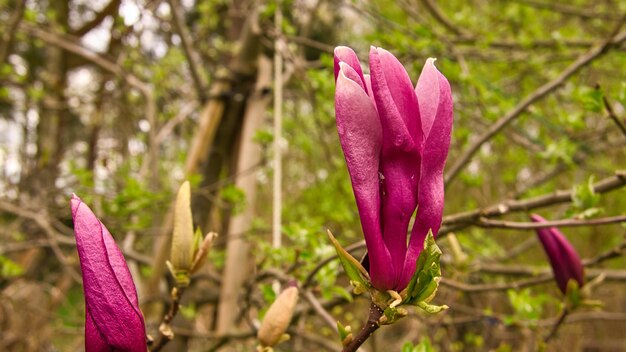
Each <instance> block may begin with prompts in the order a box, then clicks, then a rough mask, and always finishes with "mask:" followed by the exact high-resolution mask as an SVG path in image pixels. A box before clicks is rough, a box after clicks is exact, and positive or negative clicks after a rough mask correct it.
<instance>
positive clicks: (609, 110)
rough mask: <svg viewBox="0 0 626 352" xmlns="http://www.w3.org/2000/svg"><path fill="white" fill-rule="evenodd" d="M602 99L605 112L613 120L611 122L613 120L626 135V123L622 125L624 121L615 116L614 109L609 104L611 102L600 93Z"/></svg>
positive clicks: (625, 135)
mask: <svg viewBox="0 0 626 352" xmlns="http://www.w3.org/2000/svg"><path fill="white" fill-rule="evenodd" d="M602 101H603V102H604V108H605V109H606V112H607V113H608V114H609V118H610V119H611V120H613V122H615V124H616V125H617V127H619V129H620V131H622V134H623V135H624V137H626V125H624V122H623V121H622V120H621V119H620V118H619V117H617V114H616V113H615V110H613V106H611V103H609V100H608V99H607V98H606V96H605V95H602Z"/></svg>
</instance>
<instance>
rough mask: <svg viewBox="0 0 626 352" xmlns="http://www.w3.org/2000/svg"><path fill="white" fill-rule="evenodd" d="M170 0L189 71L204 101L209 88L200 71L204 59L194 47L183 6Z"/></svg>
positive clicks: (176, 0)
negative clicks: (186, 24)
mask: <svg viewBox="0 0 626 352" xmlns="http://www.w3.org/2000/svg"><path fill="white" fill-rule="evenodd" d="M168 2H169V4H170V8H171V10H172V23H173V24H174V28H175V29H176V32H178V35H179V36H180V41H181V43H182V47H183V52H184V53H185V56H186V57H187V62H188V63H189V71H190V73H191V78H192V80H193V84H194V86H195V88H196V94H198V98H200V101H201V102H204V101H206V95H207V89H206V84H205V82H204V80H203V78H202V73H201V71H200V68H201V67H202V60H201V59H200V55H199V54H198V52H197V51H196V50H195V48H194V47H193V45H192V42H193V38H192V37H191V34H190V33H189V30H188V29H187V27H186V26H185V17H184V14H183V13H182V12H181V11H182V9H183V7H182V5H181V4H180V3H179V1H178V0H168Z"/></svg>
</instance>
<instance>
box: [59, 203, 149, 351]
mask: <svg viewBox="0 0 626 352" xmlns="http://www.w3.org/2000/svg"><path fill="white" fill-rule="evenodd" d="M71 208H72V216H73V219H74V234H75V236H76V248H77V250H78V256H79V258H80V264H81V270H82V273H83V286H84V291H85V306H86V311H88V312H89V314H90V316H91V318H92V321H91V322H90V321H88V319H87V321H86V324H87V326H90V324H92V323H93V326H90V327H89V330H87V329H86V332H88V334H86V335H85V338H86V340H87V341H86V346H91V345H92V342H93V346H99V345H100V342H99V340H98V339H96V334H95V333H94V331H98V332H99V333H100V336H101V337H102V339H103V340H104V341H106V343H107V344H108V346H109V347H110V348H113V349H118V350H123V351H137V352H139V351H142V352H144V351H146V337H145V325H144V319H143V315H142V314H141V311H140V310H139V304H138V298H137V291H136V289H135V284H134V282H133V278H132V276H131V274H130V271H129V270H128V267H127V266H126V261H125V260H124V256H123V255H122V252H121V251H120V250H119V248H118V247H117V245H116V244H115V241H114V240H113V237H112V236H111V234H110V233H109V231H108V230H107V229H106V227H104V225H103V224H102V223H101V222H100V220H98V218H97V217H96V216H95V215H94V214H93V212H92V211H91V209H89V207H88V206H87V205H86V204H84V203H83V202H82V201H81V200H80V199H79V198H78V197H77V196H76V195H74V196H73V197H72V200H71ZM93 328H95V330H94V329H93ZM92 338H93V339H95V340H93V341H91V340H90V339H92Z"/></svg>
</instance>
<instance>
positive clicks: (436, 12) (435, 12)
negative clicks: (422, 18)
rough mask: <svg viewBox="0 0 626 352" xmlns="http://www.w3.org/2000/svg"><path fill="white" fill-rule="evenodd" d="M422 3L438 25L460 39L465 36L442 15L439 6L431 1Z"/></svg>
mask: <svg viewBox="0 0 626 352" xmlns="http://www.w3.org/2000/svg"><path fill="white" fill-rule="evenodd" d="M422 3H423V4H424V6H425V7H426V9H427V10H428V12H430V14H431V15H432V16H433V17H434V18H435V19H436V20H437V21H438V22H439V23H441V24H442V25H443V26H444V27H446V29H447V30H449V31H450V32H452V33H454V34H456V35H458V36H461V37H465V36H466V35H464V33H463V32H462V31H461V30H460V29H459V28H457V27H456V26H455V25H454V24H453V23H452V21H450V19H448V17H447V16H446V15H445V14H444V13H443V11H441V9H440V8H439V6H437V4H436V3H435V2H434V1H433V0H422Z"/></svg>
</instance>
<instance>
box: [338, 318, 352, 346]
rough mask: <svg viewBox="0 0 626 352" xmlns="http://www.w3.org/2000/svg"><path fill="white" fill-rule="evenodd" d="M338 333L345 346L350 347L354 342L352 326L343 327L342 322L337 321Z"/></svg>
mask: <svg viewBox="0 0 626 352" xmlns="http://www.w3.org/2000/svg"><path fill="white" fill-rule="evenodd" d="M337 332H338V333H339V340H341V344H342V345H343V346H346V345H348V344H349V343H350V342H351V341H352V328H351V327H350V325H347V326H343V324H341V322H340V321H337Z"/></svg>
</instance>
